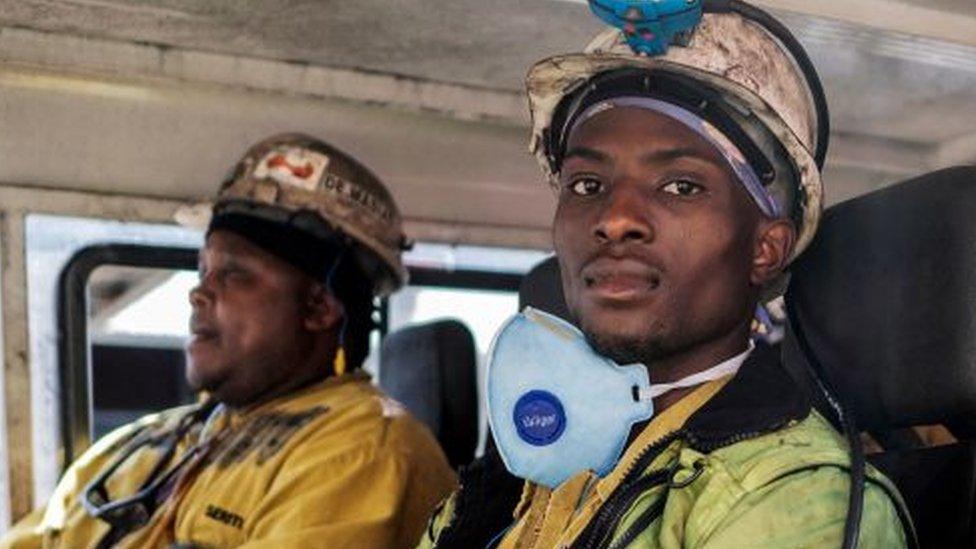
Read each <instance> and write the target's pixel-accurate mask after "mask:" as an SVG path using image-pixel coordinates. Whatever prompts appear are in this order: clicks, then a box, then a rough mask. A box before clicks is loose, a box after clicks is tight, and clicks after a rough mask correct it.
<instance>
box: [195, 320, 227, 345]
mask: <svg viewBox="0 0 976 549" xmlns="http://www.w3.org/2000/svg"><path fill="white" fill-rule="evenodd" d="M219 337H220V332H218V331H217V329H216V328H213V327H211V326H208V325H206V324H202V323H198V322H194V321H191V322H190V341H189V344H190V345H194V344H197V343H211V342H214V341H217V339H219Z"/></svg>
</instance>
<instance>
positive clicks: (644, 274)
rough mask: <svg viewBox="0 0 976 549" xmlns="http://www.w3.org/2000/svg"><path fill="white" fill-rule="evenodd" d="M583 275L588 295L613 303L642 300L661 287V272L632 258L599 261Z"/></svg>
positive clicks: (593, 262)
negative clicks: (641, 298) (590, 293)
mask: <svg viewBox="0 0 976 549" xmlns="http://www.w3.org/2000/svg"><path fill="white" fill-rule="evenodd" d="M581 275H582V278H583V284H584V287H585V288H586V291H587V292H592V293H593V294H595V295H596V296H597V297H599V298H603V299H608V300H614V301H628V300H632V299H636V298H640V297H643V296H644V295H646V294H648V293H650V292H653V291H654V290H656V289H658V287H660V285H661V270H660V269H658V268H656V267H653V266H651V265H648V264H647V263H644V262H643V261H640V260H637V259H632V258H624V259H614V258H608V257H603V258H598V259H596V260H594V261H592V262H590V263H588V264H587V265H586V266H585V267H584V268H583V270H582V273H581Z"/></svg>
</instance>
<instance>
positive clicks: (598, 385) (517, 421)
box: [487, 307, 748, 488]
mask: <svg viewBox="0 0 976 549" xmlns="http://www.w3.org/2000/svg"><path fill="white" fill-rule="evenodd" d="M747 354H748V353H743V354H741V355H739V356H737V357H735V358H734V359H731V360H729V361H726V362H723V363H722V364H719V365H718V366H716V367H714V368H710V369H708V370H705V371H703V372H699V373H697V374H695V375H692V376H689V377H686V378H684V379H682V380H679V381H677V382H674V383H667V384H655V385H651V382H650V379H649V377H648V375H647V368H646V367H645V366H643V365H641V364H631V365H626V366H621V365H618V364H617V363H615V362H614V361H612V360H610V359H609V358H606V357H604V356H601V355H599V354H597V353H596V352H595V351H594V350H593V349H592V348H591V347H590V346H589V344H588V343H587V342H586V338H585V337H584V336H583V333H582V332H580V331H579V329H577V328H576V327H575V326H573V325H572V324H569V323H568V322H566V321H564V320H562V319H560V318H558V317H555V316H552V315H550V314H547V313H544V312H542V311H539V310H536V309H532V308H531V307H527V308H526V309H525V311H523V312H522V313H520V314H517V315H515V316H513V317H512V318H510V319H509V320H508V321H506V323H505V324H504V325H503V326H502V328H501V330H500V331H499V333H498V334H497V335H496V336H495V340H494V342H493V343H492V346H491V349H490V350H489V352H488V374H487V378H488V380H487V384H488V387H487V394H488V422H489V424H490V425H491V430H492V433H493V435H494V438H495V442H496V443H497V445H498V450H499V453H500V454H501V457H502V460H503V461H504V462H505V466H506V467H507V468H508V470H509V471H510V472H511V473H512V474H514V475H515V476H518V477H520V478H524V479H527V480H530V481H532V482H535V483H537V484H541V485H543V486H548V487H549V488H555V487H557V486H559V485H560V484H562V483H563V482H564V481H565V480H567V479H569V478H570V477H572V476H573V475H576V474H578V473H580V472H582V471H586V470H592V471H594V472H595V473H596V474H597V475H598V476H601V477H603V476H605V475H606V474H607V473H609V472H610V471H611V470H612V469H613V467H614V466H615V465H616V464H617V461H618V460H619V459H620V455H621V454H622V453H623V450H624V446H625V445H626V443H627V437H628V435H629V434H630V430H631V427H632V426H633V425H634V424H635V423H638V422H640V421H644V420H647V419H650V418H651V417H652V416H653V415H654V402H653V399H654V398H656V397H658V396H660V395H662V394H664V393H667V392H668V391H671V390H673V389H678V388H684V387H692V386H695V385H700V384H702V383H705V382H706V381H711V380H714V379H718V378H721V377H725V376H727V375H730V374H733V373H735V371H736V370H737V369H738V367H739V366H740V365H741V364H742V362H743V361H744V359H745V356H746V355H747Z"/></svg>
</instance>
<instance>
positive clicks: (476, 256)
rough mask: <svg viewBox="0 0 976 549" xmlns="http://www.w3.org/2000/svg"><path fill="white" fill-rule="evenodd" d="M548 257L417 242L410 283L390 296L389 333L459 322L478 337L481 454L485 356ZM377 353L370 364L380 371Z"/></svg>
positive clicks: (409, 259) (410, 257) (541, 253)
mask: <svg viewBox="0 0 976 549" xmlns="http://www.w3.org/2000/svg"><path fill="white" fill-rule="evenodd" d="M548 255H549V253H548V252H544V251H538V250H524V249H514V248H489V247H477V246H445V245H438V244H418V245H417V246H415V247H414V249H413V250H412V251H411V252H409V253H407V254H406V257H405V258H404V259H405V261H406V262H407V265H408V266H410V267H411V275H412V277H411V283H410V285H408V286H407V287H406V288H404V289H402V290H401V291H399V292H397V293H396V294H394V295H393V296H391V297H390V298H389V300H388V302H387V306H386V309H385V311H386V329H387V330H388V331H393V330H396V329H398V328H402V327H404V326H408V325H410V324H417V323H423V322H430V321H433V320H438V319H443V318H454V319H457V320H460V321H461V322H463V323H464V324H465V325H466V326H467V327H468V329H470V330H471V333H472V334H473V335H474V340H475V346H476V348H477V353H478V400H479V406H478V412H479V415H480V417H479V439H478V440H479V441H480V442H479V445H478V451H477V453H478V454H479V455H480V453H481V451H482V449H483V446H484V437H485V433H486V426H487V418H486V417H484V402H485V398H484V397H485V395H484V379H485V357H486V354H487V352H488V347H489V346H490V345H491V340H492V338H493V337H494V335H495V332H496V331H497V330H498V328H499V326H501V324H502V322H504V321H505V319H507V318H508V317H510V316H511V315H513V314H515V312H517V311H518V284H519V282H520V281H521V277H522V275H524V274H525V273H526V272H528V270H529V269H531V268H532V267H533V266H535V265H536V264H537V263H539V262H540V261H542V260H543V259H545V258H546V257H548ZM376 364H378V356H377V352H376V351H375V349H374V352H373V353H371V355H370V360H369V361H368V364H367V365H368V366H369V367H370V368H373V369H374V371H375V368H376Z"/></svg>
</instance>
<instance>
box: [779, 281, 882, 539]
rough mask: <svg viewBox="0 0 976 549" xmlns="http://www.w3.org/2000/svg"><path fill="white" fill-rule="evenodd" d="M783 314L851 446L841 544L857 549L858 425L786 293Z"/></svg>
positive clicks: (860, 506) (860, 502)
mask: <svg viewBox="0 0 976 549" xmlns="http://www.w3.org/2000/svg"><path fill="white" fill-rule="evenodd" d="M786 316H787V318H788V321H789V323H790V329H791V330H792V331H793V335H794V336H795V337H796V342H797V344H799V346H800V351H801V353H802V354H803V356H804V358H805V360H803V363H804V364H805V365H806V367H807V370H808V371H809V372H810V374H811V376H812V377H813V380H814V382H815V383H816V385H817V388H818V389H819V390H820V392H821V393H822V394H823V396H824V398H825V399H826V400H827V403H828V404H829V405H830V407H831V408H832V409H833V410H834V413H835V414H836V415H837V420H838V421H839V422H840V424H841V426H842V428H843V430H844V435H845V437H846V438H847V443H848V445H849V446H850V447H851V491H850V497H849V499H848V508H847V520H846V521H845V523H844V545H843V547H844V549H856V548H857V542H858V534H859V533H860V530H861V515H863V513H864V485H865V476H864V475H865V473H864V468H865V464H864V449H863V448H862V447H861V440H860V431H858V429H857V424H856V423H855V421H854V416H852V415H851V414H849V413H847V412H846V411H845V409H844V406H843V405H842V403H841V402H840V399H839V397H837V396H835V395H837V393H836V392H835V391H833V390H832V388H831V387H830V385H829V383H828V379H827V377H826V371H825V370H824V367H823V364H822V363H821V362H820V360H819V359H817V355H816V354H815V353H814V352H813V348H812V347H811V346H810V342H809V341H808V340H807V337H806V333H805V332H804V331H803V327H802V326H801V325H800V321H799V319H798V318H797V316H796V307H795V301H794V299H793V298H792V297H791V295H790V294H789V293H787V295H786Z"/></svg>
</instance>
